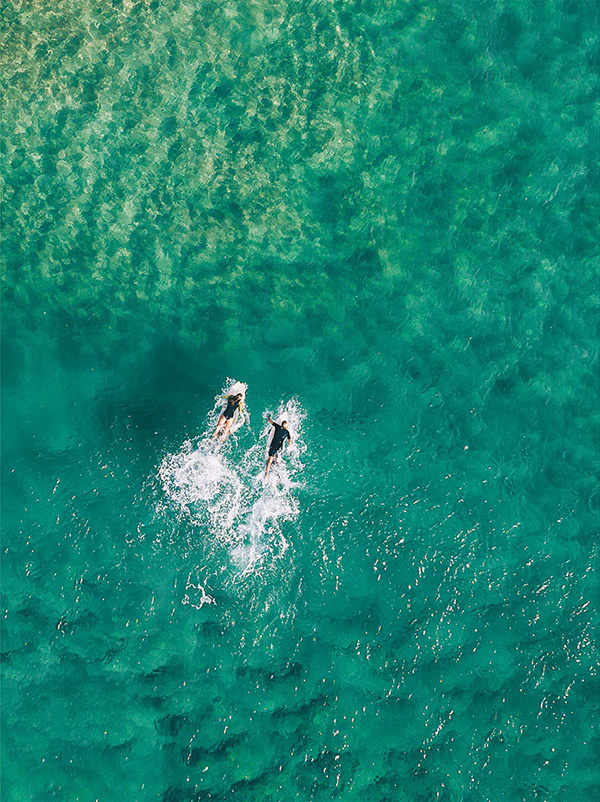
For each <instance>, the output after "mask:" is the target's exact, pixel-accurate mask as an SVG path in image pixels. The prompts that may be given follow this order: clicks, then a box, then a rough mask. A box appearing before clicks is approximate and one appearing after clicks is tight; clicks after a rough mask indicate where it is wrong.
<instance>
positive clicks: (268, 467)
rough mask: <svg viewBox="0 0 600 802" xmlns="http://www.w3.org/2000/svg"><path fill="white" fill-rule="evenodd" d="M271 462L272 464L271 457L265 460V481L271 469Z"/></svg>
mask: <svg viewBox="0 0 600 802" xmlns="http://www.w3.org/2000/svg"><path fill="white" fill-rule="evenodd" d="M272 462H273V457H269V459H268V460H267V467H266V470H265V479H266V478H267V476H268V475H269V470H270V468H271V463H272Z"/></svg>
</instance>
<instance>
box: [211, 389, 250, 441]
mask: <svg viewBox="0 0 600 802" xmlns="http://www.w3.org/2000/svg"><path fill="white" fill-rule="evenodd" d="M222 397H223V398H224V399H226V401H227V406H226V407H225V408H224V409H223V411H222V412H221V414H220V415H219V422H218V423H217V428H216V429H215V433H214V434H213V440H216V439H217V437H218V438H219V439H220V440H221V442H222V443H224V442H225V440H227V438H228V437H229V433H230V432H231V426H232V424H233V418H234V415H235V413H236V412H238V411H239V413H240V415H243V414H244V396H243V395H242V393H236V394H235V395H224V396H222Z"/></svg>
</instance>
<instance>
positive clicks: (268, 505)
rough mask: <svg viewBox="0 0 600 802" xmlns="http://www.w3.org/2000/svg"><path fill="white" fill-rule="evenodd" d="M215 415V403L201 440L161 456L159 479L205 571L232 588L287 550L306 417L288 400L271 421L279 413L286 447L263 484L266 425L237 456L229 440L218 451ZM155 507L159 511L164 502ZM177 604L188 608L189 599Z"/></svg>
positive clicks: (236, 446)
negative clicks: (194, 535) (191, 534)
mask: <svg viewBox="0 0 600 802" xmlns="http://www.w3.org/2000/svg"><path fill="white" fill-rule="evenodd" d="M227 386H229V383H228V385H227ZM221 408H222V399H221V396H218V397H217V398H216V400H215V406H214V408H213V410H212V411H211V412H210V413H209V415H208V416H207V423H206V427H205V433H204V434H203V435H201V436H200V437H199V438H197V439H195V440H187V441H186V442H185V443H183V445H182V446H181V448H180V449H179V451H177V452H176V453H174V454H168V455H167V456H165V457H164V459H163V461H162V463H161V465H160V468H159V478H160V482H161V485H162V489H163V492H164V494H165V496H166V501H167V506H168V508H170V510H171V511H174V512H175V514H176V515H177V517H178V518H179V519H180V520H182V521H183V522H184V524H185V523H186V522H187V524H188V525H189V526H190V527H192V528H196V529H197V531H198V532H199V534H200V538H201V541H202V550H203V552H204V563H205V564H207V563H208V566H207V569H206V571H207V572H208V573H213V572H214V573H215V574H216V573H218V574H221V575H223V574H224V575H225V576H227V577H229V579H230V580H232V581H237V580H240V579H241V578H243V577H248V576H250V575H253V574H255V573H256V572H257V571H260V570H262V569H263V568H264V567H265V566H266V564H267V563H268V562H269V559H268V558H269V557H270V558H271V561H276V560H277V559H279V558H281V556H282V555H283V554H284V553H285V552H286V550H287V548H288V546H289V543H288V540H287V538H286V533H285V531H284V527H285V522H289V521H294V520H296V519H297V518H298V515H299V512H300V508H299V502H298V497H297V491H298V489H299V488H300V487H301V486H302V484H301V482H300V475H301V472H302V469H303V463H302V455H303V453H304V451H305V450H306V446H305V444H304V441H303V439H302V423H303V420H304V417H305V415H304V411H303V409H302V408H301V406H300V405H299V403H298V402H297V401H296V400H295V399H291V400H289V401H288V402H287V403H285V404H284V403H282V404H280V405H279V408H278V411H277V416H281V415H283V414H285V416H286V418H287V420H288V426H289V429H290V433H291V436H292V440H293V445H292V446H291V447H289V448H288V449H287V452H286V453H284V454H282V455H281V456H279V458H278V459H277V460H276V461H275V462H274V463H273V465H272V468H271V472H270V474H269V477H268V479H267V480H264V470H265V461H266V456H265V455H266V443H267V438H268V435H269V432H270V430H271V427H270V425H265V427H264V429H263V431H262V432H261V434H260V436H259V438H258V440H257V441H255V442H254V444H253V445H252V446H250V448H245V449H244V448H243V446H242V445H241V443H240V442H239V440H238V438H237V437H235V436H232V437H230V438H229V439H228V440H227V441H226V442H225V443H224V444H222V445H221V444H217V443H215V441H214V440H213V438H212V434H213V432H214V427H215V425H216V421H217V420H218V416H219V414H220V410H221ZM246 414H248V413H246ZM161 507H163V512H165V509H164V504H163V503H161ZM190 581H191V580H190V579H188V587H187V588H186V591H189V589H190ZM202 595H203V596H204V593H203V594H202ZM212 600H213V597H212V596H211V601H212ZM204 601H205V602H206V601H207V599H205V600H204ZM184 603H190V602H189V593H188V595H187V599H186V600H185V602H184ZM200 606H201V605H200Z"/></svg>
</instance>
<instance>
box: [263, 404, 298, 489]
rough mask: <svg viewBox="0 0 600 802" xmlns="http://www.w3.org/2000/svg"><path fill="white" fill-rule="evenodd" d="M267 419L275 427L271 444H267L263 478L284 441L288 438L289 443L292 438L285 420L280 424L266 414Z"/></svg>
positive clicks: (267, 473)
mask: <svg viewBox="0 0 600 802" xmlns="http://www.w3.org/2000/svg"><path fill="white" fill-rule="evenodd" d="M267 420H268V421H269V423H270V424H271V426H274V427H275V431H274V432H273V439H272V440H271V445H270V446H269V455H268V459H267V467H266V469H265V479H266V478H267V476H268V475H269V469H270V468H271V463H272V462H273V460H276V459H277V454H278V453H279V452H280V451H281V449H282V448H283V446H284V443H285V441H286V440H288V441H289V443H290V445H291V443H292V438H291V436H290V433H289V432H288V428H287V421H285V420H283V421H281V424H279V423H275V421H274V420H271V418H270V417H269V416H268V415H267Z"/></svg>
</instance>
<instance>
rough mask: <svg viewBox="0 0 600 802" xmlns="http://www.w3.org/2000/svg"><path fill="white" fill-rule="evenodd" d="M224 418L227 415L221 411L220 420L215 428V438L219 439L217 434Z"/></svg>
mask: <svg viewBox="0 0 600 802" xmlns="http://www.w3.org/2000/svg"><path fill="white" fill-rule="evenodd" d="M224 420H225V415H223V414H222V413H221V415H219V422H218V423H217V428H216V429H215V433H214V434H213V440H216V439H217V435H218V434H219V429H220V428H221V426H222V425H223V421H224Z"/></svg>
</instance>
